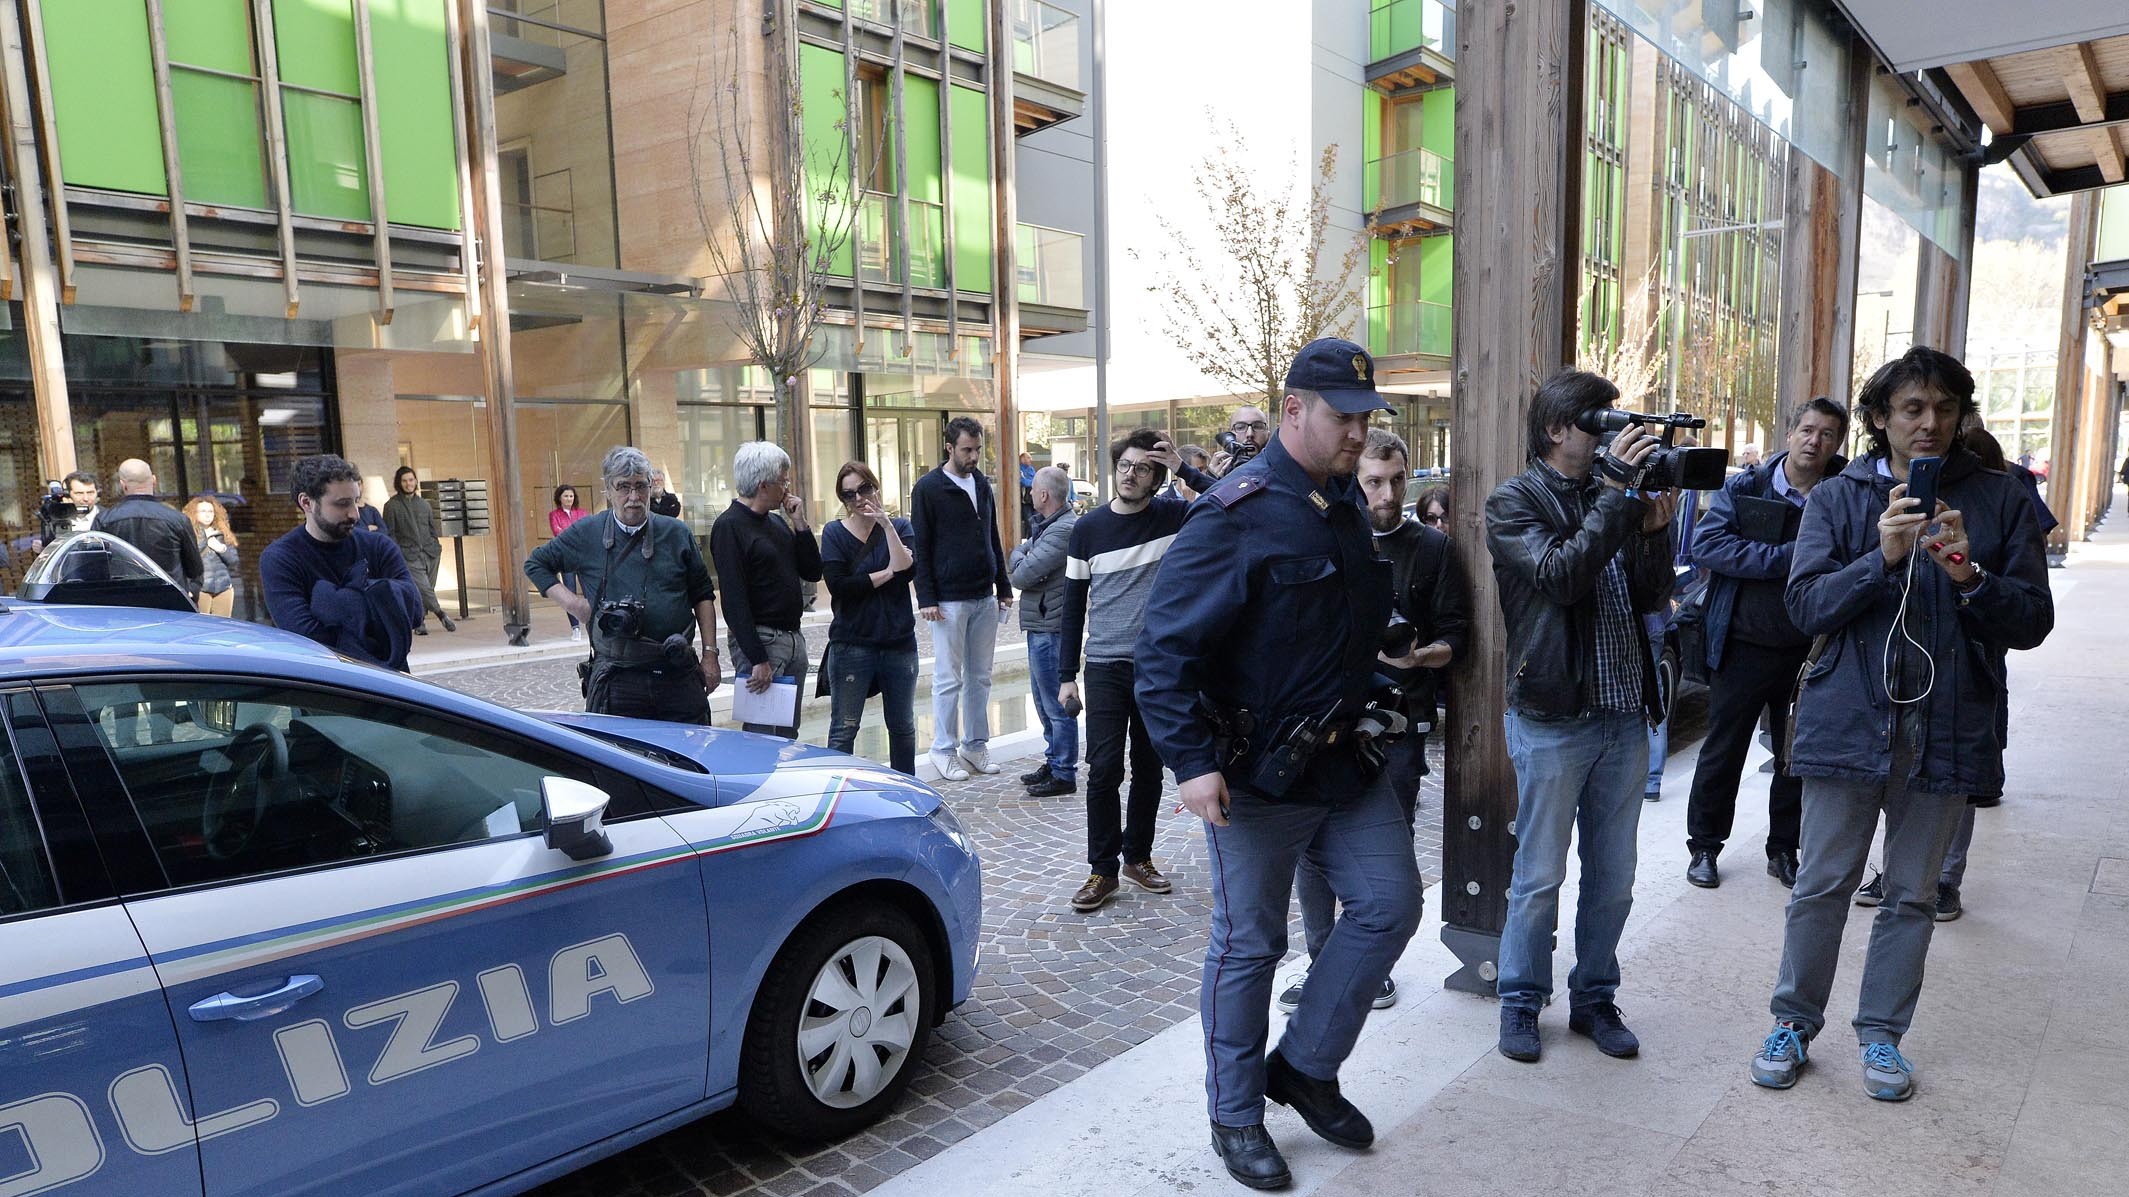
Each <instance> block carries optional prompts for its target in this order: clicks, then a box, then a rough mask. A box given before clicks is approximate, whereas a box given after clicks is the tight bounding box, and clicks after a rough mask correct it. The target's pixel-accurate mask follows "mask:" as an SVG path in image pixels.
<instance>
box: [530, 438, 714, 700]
mask: <svg viewBox="0 0 2129 1197" xmlns="http://www.w3.org/2000/svg"><path fill="white" fill-rule="evenodd" d="M599 476H600V477H601V478H602V479H603V480H604V481H605V483H606V505H607V518H606V519H597V518H588V519H581V520H578V521H577V522H576V523H574V524H571V525H570V526H569V527H567V528H565V529H563V531H562V534H561V535H560V536H557V537H555V538H554V539H553V540H550V541H548V542H547V543H546V544H543V545H541V546H540V547H539V548H537V549H534V550H533V551H532V555H531V556H530V557H527V558H526V559H525V576H526V577H528V578H530V579H532V584H533V585H534V586H536V587H538V588H539V590H540V593H542V594H545V595H546V596H547V597H548V598H550V599H553V600H554V601H555V602H556V603H557V604H559V605H560V606H561V607H562V608H563V609H564V610H566V611H568V612H569V613H570V614H571V615H574V616H576V617H577V621H578V622H580V623H582V624H584V625H585V626H586V627H589V628H590V629H591V653H592V655H591V659H590V660H589V661H587V662H585V663H584V664H582V665H580V666H579V667H578V668H579V671H580V673H581V674H582V675H583V678H584V709H585V710H587V711H590V712H592V713H594V714H600V715H623V716H627V717H630V718H635V719H664V720H668V721H670V722H674V723H699V724H707V723H709V721H710V704H709V695H710V692H711V691H713V690H715V689H716V688H717V685H718V682H719V675H720V673H721V671H722V670H721V666H720V665H719V663H718V654H717V602H716V599H717V588H716V586H715V584H713V583H712V582H711V580H710V569H709V566H708V565H706V564H705V563H704V562H703V560H702V553H701V551H700V550H699V549H697V548H696V547H695V538H694V537H693V536H692V535H690V534H689V533H688V530H687V526H686V525H685V524H682V523H681V522H680V521H679V520H676V519H671V518H669V517H666V516H662V515H654V514H652V512H651V510H650V502H651V463H650V458H649V457H646V456H645V455H644V453H643V451H642V450H641V449H636V448H632V447H630V446H627V445H621V446H617V447H615V448H614V449H613V450H612V451H611V452H609V453H607V455H606V460H605V461H604V462H602V463H601V464H600V467H599ZM563 574H573V575H575V576H576V577H577V578H578V579H579V581H580V584H581V585H582V586H583V593H581V594H580V593H578V592H577V591H575V590H572V589H570V588H569V587H568V586H565V585H563V583H562V575H563ZM698 627H699V628H700V629H701V631H702V653H701V656H700V657H699V658H697V656H696V655H695V650H694V647H693V645H692V643H691V642H692V640H693V638H694V635H695V631H696V629H697V628H698Z"/></svg>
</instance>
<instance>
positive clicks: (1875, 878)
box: [1855, 870, 1885, 906]
mask: <svg viewBox="0 0 2129 1197" xmlns="http://www.w3.org/2000/svg"><path fill="white" fill-rule="evenodd" d="M1884 902H1885V874H1883V873H1880V872H1877V871H1876V870H1872V871H1871V874H1870V880H1868V881H1865V882H1864V883H1863V888H1861V889H1859V890H1857V891H1855V904H1856V905H1858V906H1881V905H1883V904H1884Z"/></svg>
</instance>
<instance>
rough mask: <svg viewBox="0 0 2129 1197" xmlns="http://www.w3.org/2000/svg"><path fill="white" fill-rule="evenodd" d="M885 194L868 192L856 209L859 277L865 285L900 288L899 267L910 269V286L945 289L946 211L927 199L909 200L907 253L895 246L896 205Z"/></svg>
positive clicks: (892, 199)
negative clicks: (876, 284)
mask: <svg viewBox="0 0 2129 1197" xmlns="http://www.w3.org/2000/svg"><path fill="white" fill-rule="evenodd" d="M896 199H897V197H896V196H893V195H890V194H888V193H887V192H884V191H868V192H866V193H865V200H864V203H863V204H862V205H861V206H860V207H859V208H858V221H857V225H858V227H857V238H856V240H857V257H858V277H859V278H861V279H863V280H864V281H866V282H868V283H891V284H895V285H900V283H901V281H902V264H903V261H904V259H905V257H906V259H907V261H908V266H909V285H910V286H912V287H934V288H936V287H944V286H945V285H946V259H945V256H944V254H942V253H941V249H942V247H943V246H944V245H945V241H946V237H945V226H946V209H945V208H944V207H942V206H941V205H939V204H934V203H931V202H929V201H927V200H919V199H913V200H911V201H909V246H908V247H907V252H906V254H905V253H904V251H903V248H902V247H901V246H899V245H898V244H897V241H898V238H897V237H896V235H895V233H896V223H895V202H896Z"/></svg>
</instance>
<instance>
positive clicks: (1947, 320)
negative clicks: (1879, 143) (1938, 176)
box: [1913, 166, 1981, 357]
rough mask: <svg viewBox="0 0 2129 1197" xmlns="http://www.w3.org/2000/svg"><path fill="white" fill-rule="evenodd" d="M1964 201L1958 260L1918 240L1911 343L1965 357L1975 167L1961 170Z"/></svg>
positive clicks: (1976, 184) (1931, 243)
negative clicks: (1912, 337)
mask: <svg viewBox="0 0 2129 1197" xmlns="http://www.w3.org/2000/svg"><path fill="white" fill-rule="evenodd" d="M1962 173H1963V174H1964V175H1965V176H1966V177H1965V180H1964V182H1965V188H1964V190H1965V198H1964V199H1963V200H1962V201H1961V203H1960V207H1959V225H1958V228H1957V230H1956V234H1955V235H1956V237H1957V241H1958V245H1959V247H1960V256H1958V257H1954V256H1953V255H1952V253H1951V252H1950V251H1949V250H1946V249H1943V248H1942V247H1940V246H1938V245H1937V243H1936V242H1934V241H1931V240H1930V239H1929V238H1927V237H1922V238H1919V239H1918V240H1919V242H1920V249H1921V252H1920V253H1918V254H1917V255H1916V258H1915V314H1914V320H1913V326H1914V330H1915V332H1914V343H1915V344H1917V345H1927V346H1929V347H1930V348H1932V349H1941V350H1943V351H1944V352H1946V353H1949V354H1951V355H1952V356H1953V357H1965V356H1966V314H1967V293H1968V289H1969V287H1970V285H1971V283H1972V279H1973V257H1974V204H1975V200H1976V198H1977V197H1976V195H1975V192H1976V191H1978V190H1979V189H1980V186H1981V182H1980V179H1979V178H1978V177H1977V169H1976V168H1975V167H1971V166H1968V167H1963V168H1962Z"/></svg>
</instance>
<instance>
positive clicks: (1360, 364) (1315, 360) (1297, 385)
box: [1286, 337, 1396, 416]
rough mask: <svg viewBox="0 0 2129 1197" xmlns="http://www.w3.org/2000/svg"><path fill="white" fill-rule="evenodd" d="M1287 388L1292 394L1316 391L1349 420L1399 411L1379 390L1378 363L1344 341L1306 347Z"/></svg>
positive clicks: (1312, 343)
mask: <svg viewBox="0 0 2129 1197" xmlns="http://www.w3.org/2000/svg"><path fill="white" fill-rule="evenodd" d="M1286 385H1287V387H1288V389H1290V390H1291V389H1300V390H1308V391H1314V392H1316V393H1317V394H1319V395H1321V396H1323V397H1324V398H1325V399H1326V400H1328V401H1329V402H1330V405H1331V406H1332V407H1335V408H1337V409H1338V410H1339V411H1342V412H1344V413H1345V414H1347V415H1349V416H1350V415H1357V414H1359V413H1360V412H1364V411H1386V412H1391V413H1392V414H1395V411H1396V409H1395V408H1392V407H1391V406H1390V403H1389V400H1387V399H1384V398H1383V397H1382V395H1381V393H1380V392H1378V391H1376V389H1375V359H1374V358H1372V357H1369V356H1368V351H1367V350H1365V349H1362V348H1361V347H1360V346H1358V345H1355V344H1354V343H1353V342H1351V341H1348V340H1345V339H1343V338H1340V337H1319V338H1317V339H1316V340H1313V341H1310V342H1309V343H1308V344H1306V345H1303V346H1302V347H1301V352H1300V353H1299V354H1297V355H1295V357H1294V364H1293V366H1292V367H1290V368H1289V369H1288V370H1287V371H1286Z"/></svg>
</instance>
